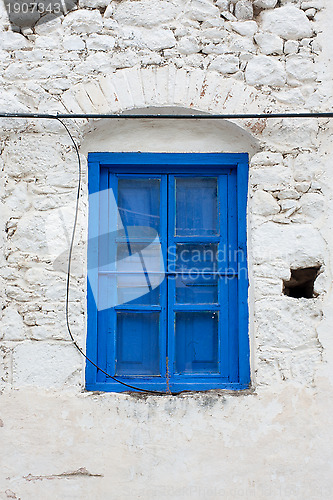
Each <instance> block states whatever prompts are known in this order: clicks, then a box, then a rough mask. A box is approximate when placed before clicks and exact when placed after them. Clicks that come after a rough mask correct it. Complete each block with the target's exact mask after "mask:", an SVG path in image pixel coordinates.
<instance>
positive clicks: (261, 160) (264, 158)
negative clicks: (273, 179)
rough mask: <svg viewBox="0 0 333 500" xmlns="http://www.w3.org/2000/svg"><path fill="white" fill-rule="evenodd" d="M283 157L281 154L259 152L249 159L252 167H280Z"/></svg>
mask: <svg viewBox="0 0 333 500" xmlns="http://www.w3.org/2000/svg"><path fill="white" fill-rule="evenodd" d="M282 164H283V156H282V154H281V153H272V152H269V151H261V152H260V153H257V154H255V155H254V156H253V157H252V159H251V165H252V166H271V165H282Z"/></svg>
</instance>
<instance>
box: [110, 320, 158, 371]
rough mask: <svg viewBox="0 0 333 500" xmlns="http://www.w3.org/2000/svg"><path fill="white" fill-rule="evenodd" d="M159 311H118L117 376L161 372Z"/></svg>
mask: <svg viewBox="0 0 333 500" xmlns="http://www.w3.org/2000/svg"><path fill="white" fill-rule="evenodd" d="M159 322H160V318H159V313H155V312H153V313H134V312H121V313H117V335H116V353H117V355H116V375H129V376H131V375H159V327H160V325H159Z"/></svg>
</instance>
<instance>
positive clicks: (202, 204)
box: [176, 177, 218, 236]
mask: <svg viewBox="0 0 333 500" xmlns="http://www.w3.org/2000/svg"><path fill="white" fill-rule="evenodd" d="M215 234H218V211H217V178H216V177H179V178H177V179H176V235H177V236H194V235H200V236H210V235H215Z"/></svg>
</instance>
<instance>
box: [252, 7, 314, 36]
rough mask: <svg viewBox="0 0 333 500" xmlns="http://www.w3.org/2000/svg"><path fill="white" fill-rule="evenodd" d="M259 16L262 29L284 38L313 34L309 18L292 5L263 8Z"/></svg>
mask: <svg viewBox="0 0 333 500" xmlns="http://www.w3.org/2000/svg"><path fill="white" fill-rule="evenodd" d="M260 17H261V28H262V30H264V31H270V32H271V33H275V34H276V35H279V36H281V37H282V38H284V39H285V40H300V39H301V38H306V37H311V36H312V34H313V30H312V26H311V23H310V21H309V19H308V18H307V17H306V15H305V14H304V12H303V11H302V10H300V9H298V8H297V7H295V6H293V5H286V6H284V7H279V8H277V9H272V10H264V11H263V12H262V13H261V14H260Z"/></svg>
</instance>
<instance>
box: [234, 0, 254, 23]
mask: <svg viewBox="0 0 333 500" xmlns="http://www.w3.org/2000/svg"><path fill="white" fill-rule="evenodd" d="M234 13H235V16H236V17H237V19H243V20H245V19H252V18H253V5H252V2H251V1H250V0H239V1H238V2H237V3H236V5H235V12H234Z"/></svg>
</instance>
